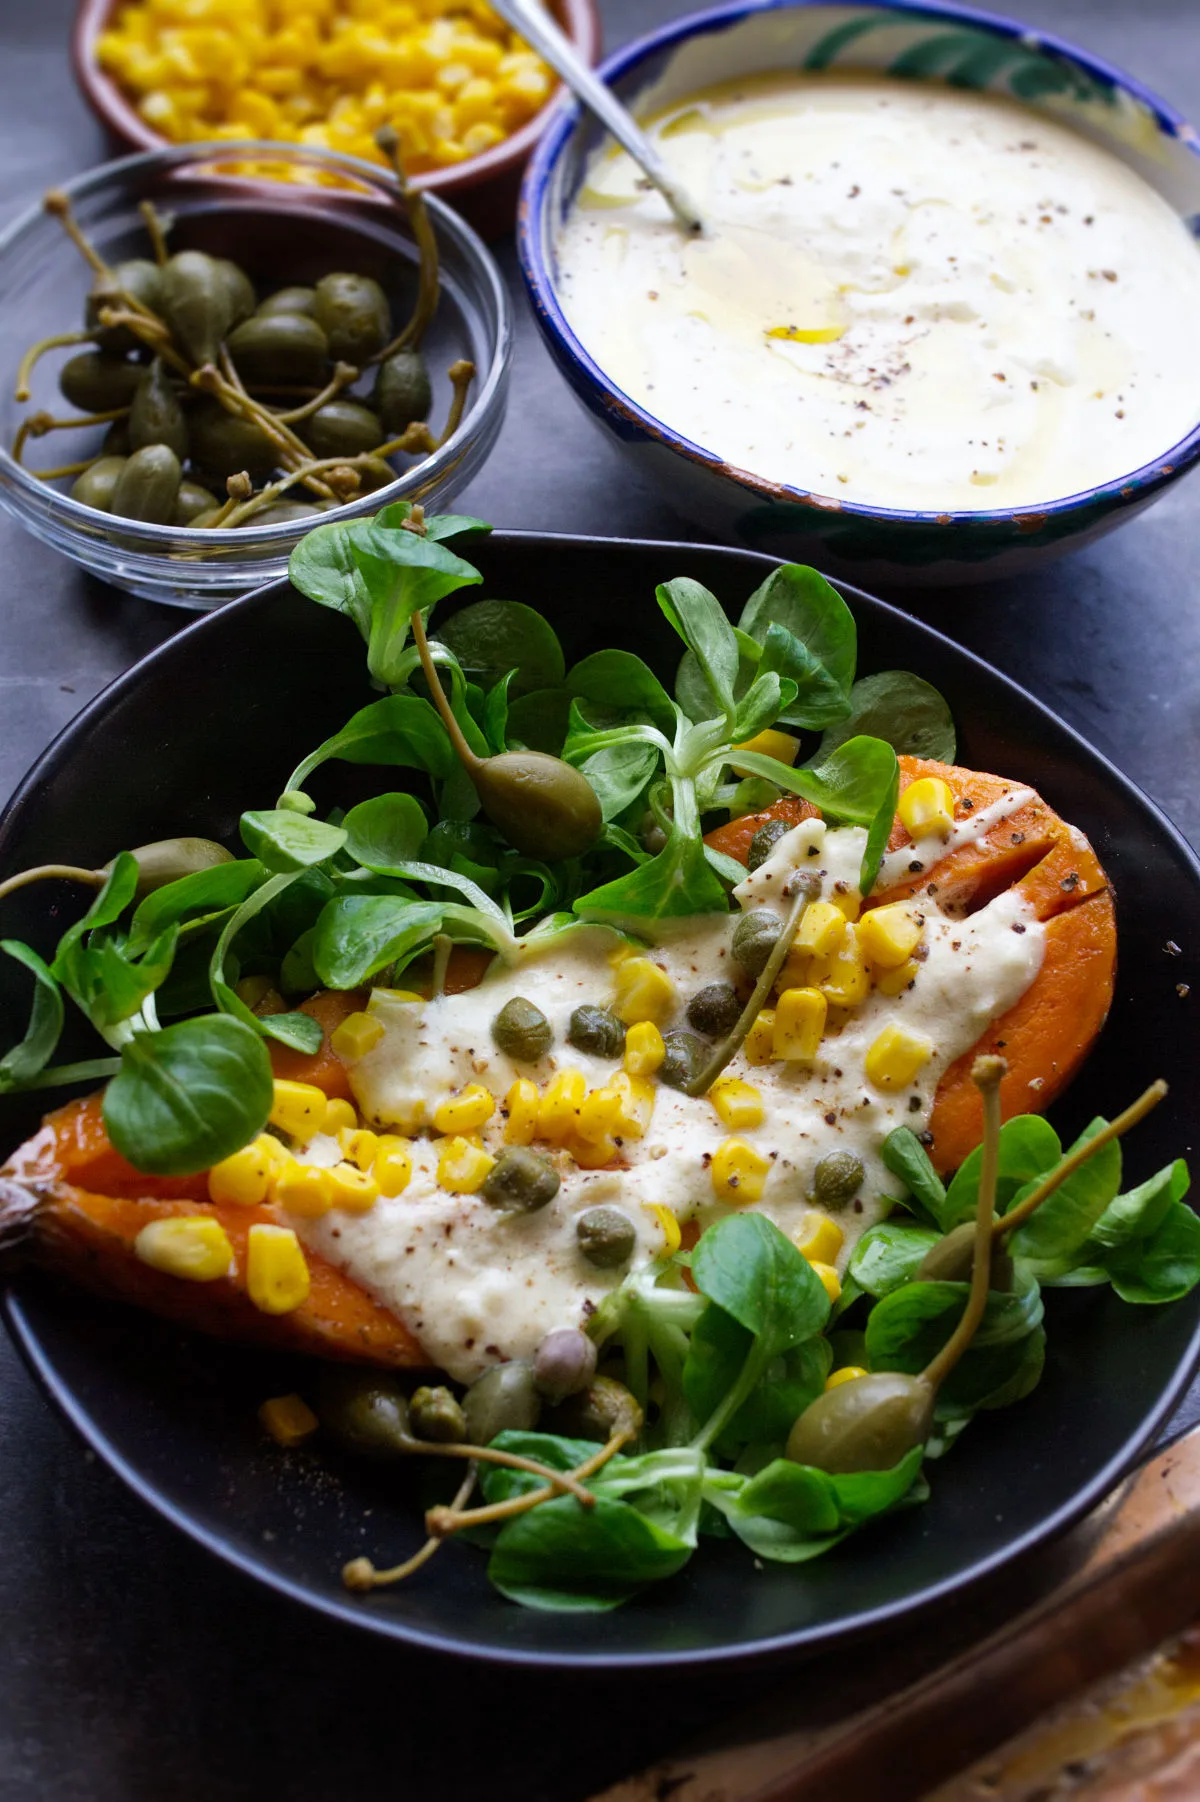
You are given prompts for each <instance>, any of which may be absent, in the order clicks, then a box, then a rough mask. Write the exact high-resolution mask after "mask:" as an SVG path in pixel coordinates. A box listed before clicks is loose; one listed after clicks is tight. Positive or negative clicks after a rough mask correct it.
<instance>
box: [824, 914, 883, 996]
mask: <svg viewBox="0 0 1200 1802" xmlns="http://www.w3.org/2000/svg"><path fill="white" fill-rule="evenodd" d="M809 981H810V982H812V983H814V984H815V985H816V987H817V988H819V989H820V991H821V993H822V994H823V995H824V997H825V999H826V1000H827V1001H830V1002H832V1003H833V1005H834V1006H835V1007H857V1006H858V1004H859V1002H860V1001H865V1000H866V998H867V996H868V995H869V994H870V993H871V972H870V970H869V969H868V968H867V960H866V958H865V957H864V956H863V954H862V946H861V945H860V944H859V942H858V928H857V926H852V925H850V924H849V923H847V926H846V933H845V937H844V938H843V939H842V942H841V944H840V945H839V946H838V948H837V950H836V951H831V952H830V953H829V956H828V957H814V958H813V961H812V964H811V965H810V966H809Z"/></svg>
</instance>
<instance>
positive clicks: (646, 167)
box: [493, 0, 704, 233]
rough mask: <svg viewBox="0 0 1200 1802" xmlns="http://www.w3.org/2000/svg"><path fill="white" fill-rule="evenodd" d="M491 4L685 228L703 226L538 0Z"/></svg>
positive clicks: (641, 135) (684, 194)
mask: <svg viewBox="0 0 1200 1802" xmlns="http://www.w3.org/2000/svg"><path fill="white" fill-rule="evenodd" d="M493 5H494V8H495V10H496V12H498V13H499V14H500V17H501V18H502V19H503V20H504V22H505V24H507V25H511V26H512V28H513V30H514V31H516V32H519V33H520V35H521V36H522V37H523V38H524V39H525V42H526V43H527V44H528V45H529V47H530V48H531V49H532V50H536V51H537V53H538V55H539V56H540V57H541V58H542V60H543V61H544V62H547V63H549V64H550V67H551V68H552V69H553V70H554V72H555V73H556V74H557V75H559V76H561V78H562V80H563V81H565V82H566V84H567V86H568V87H569V88H570V90H571V92H572V93H573V94H574V96H575V98H576V99H577V100H581V101H582V102H583V104H584V106H586V107H587V109H588V111H589V112H591V113H594V114H595V116H596V118H597V119H599V121H600V123H601V125H603V126H604V127H605V128H606V130H608V131H610V132H611V133H612V135H613V137H614V138H615V139H616V140H617V143H618V144H619V145H620V146H621V148H622V150H625V151H628V153H629V155H630V156H631V157H632V158H633V160H634V162H635V163H636V164H637V165H638V167H639V168H640V169H641V170H642V172H643V173H644V174H645V175H646V176H647V177H648V179H649V180H650V181H651V182H653V184H654V186H655V187H656V188H657V189H658V191H659V193H660V194H661V195H662V197H663V199H664V200H665V201H666V203H667V205H668V206H669V207H670V209H671V211H672V213H673V214H674V215H675V218H676V220H677V221H678V222H679V224H680V225H681V226H682V227H683V229H684V231H687V232H693V233H695V232H700V231H703V229H704V225H703V220H702V219H701V217H700V214H699V212H698V210H697V208H696V206H695V204H694V202H693V201H692V199H691V197H690V195H689V194H688V193H687V191H686V189H684V188H683V187H682V186H681V185H680V183H679V182H678V181H676V179H675V177H674V176H673V175H672V174H671V173H670V171H669V170H668V168H667V167H666V165H665V164H664V163H663V162H662V160H661V158H660V157H659V155H658V152H657V151H656V150H655V149H654V148H653V146H652V145H651V143H650V141H649V139H648V138H647V137H646V136H645V134H644V133H643V132H642V131H641V130H640V129H639V127H638V126H637V125H636V124H635V123H634V120H633V118H632V116H631V114H629V113H628V112H626V110H625V108H624V107H623V106H622V105H621V102H620V101H619V100H618V99H617V97H616V95H615V94H614V93H613V91H612V89H611V88H609V87H607V86H606V85H605V84H604V82H602V81H600V80H599V78H598V77H597V76H595V75H593V73H592V71H591V70H590V69H589V68H588V66H587V64H586V63H584V62H583V61H582V59H581V58H580V57H578V56H577V55H576V53H575V48H574V46H573V45H572V44H571V42H570V41H569V39H568V38H566V37H565V36H564V34H563V33H562V32H561V31H560V30H559V28H558V26H557V25H556V24H555V22H554V20H553V19H552V18H551V17H550V14H549V13H548V12H546V11H545V10H544V9H543V8H542V7H541V6H540V5H539V4H538V0H493Z"/></svg>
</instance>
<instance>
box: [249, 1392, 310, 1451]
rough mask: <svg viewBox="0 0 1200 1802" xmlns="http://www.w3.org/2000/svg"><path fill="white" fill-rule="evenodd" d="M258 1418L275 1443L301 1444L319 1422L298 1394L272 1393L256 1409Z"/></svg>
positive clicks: (308, 1437)
mask: <svg viewBox="0 0 1200 1802" xmlns="http://www.w3.org/2000/svg"><path fill="white" fill-rule="evenodd" d="M258 1418H259V1420H260V1421H261V1422H262V1425H263V1428H264V1430H265V1431H266V1432H268V1433H269V1434H270V1435H271V1438H272V1439H273V1440H274V1441H275V1443H276V1445H287V1446H291V1445H303V1443H304V1441H305V1440H306V1439H311V1438H312V1436H313V1434H314V1433H315V1432H316V1430H317V1428H318V1427H319V1426H320V1424H321V1423H320V1421H319V1420H318V1419H317V1417H316V1415H315V1414H314V1413H313V1411H312V1409H311V1408H310V1407H309V1405H308V1403H307V1402H306V1401H305V1400H304V1399H303V1398H302V1397H301V1396H299V1395H273V1396H272V1397H271V1399H270V1401H266V1402H264V1403H263V1405H262V1407H261V1408H260V1409H259V1410H258Z"/></svg>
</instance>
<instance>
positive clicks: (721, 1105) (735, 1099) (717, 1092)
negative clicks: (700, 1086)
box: [708, 1076, 765, 1133]
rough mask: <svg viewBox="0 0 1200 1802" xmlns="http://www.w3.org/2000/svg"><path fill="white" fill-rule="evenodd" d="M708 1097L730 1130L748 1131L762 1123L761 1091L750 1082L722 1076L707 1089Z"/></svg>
mask: <svg viewBox="0 0 1200 1802" xmlns="http://www.w3.org/2000/svg"><path fill="white" fill-rule="evenodd" d="M708 1099H709V1100H710V1101H711V1102H712V1104H713V1106H714V1107H715V1108H716V1110H717V1113H718V1114H719V1115H720V1116H721V1120H722V1122H723V1124H724V1125H726V1126H727V1127H728V1128H729V1130H730V1132H735V1133H737V1132H750V1131H751V1130H752V1129H753V1128H754V1127H756V1126H761V1125H762V1123H763V1115H764V1111H765V1110H764V1108H763V1098H762V1092H761V1090H759V1089H756V1088H755V1086H754V1084H753V1083H752V1082H739V1081H738V1079H737V1077H736V1076H725V1077H722V1078H721V1080H720V1081H719V1082H715V1083H714V1084H713V1086H712V1088H711V1089H710V1090H709V1091H708Z"/></svg>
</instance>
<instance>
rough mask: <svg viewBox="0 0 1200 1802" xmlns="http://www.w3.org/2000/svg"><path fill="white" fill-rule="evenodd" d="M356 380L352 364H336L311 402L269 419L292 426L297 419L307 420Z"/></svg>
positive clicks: (308, 401)
mask: <svg viewBox="0 0 1200 1802" xmlns="http://www.w3.org/2000/svg"><path fill="white" fill-rule="evenodd" d="M357 380H358V370H357V369H356V368H355V367H354V365H353V363H336V364H335V365H334V370H333V374H332V375H331V376H330V378H329V380H328V381H327V382H326V384H325V386H324V387H323V388H322V389H321V392H320V393H319V394H314V395H313V397H312V399H311V400H306V401H305V403H304V405H303V406H302V407H290V408H289V409H288V410H287V412H285V413H272V415H271V417H272V418H273V419H276V420H278V422H279V424H280V425H294V424H295V423H296V421H297V420H298V419H308V418H310V417H311V415H312V414H313V413H315V412H316V411H317V409H318V408H319V407H323V406H324V405H325V403H326V401H331V400H333V399H334V398H335V397H336V396H337V395H339V394H340V393H341V391H342V389H343V388H348V387H349V386H350V383H351V382H356V381H357Z"/></svg>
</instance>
